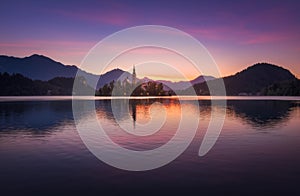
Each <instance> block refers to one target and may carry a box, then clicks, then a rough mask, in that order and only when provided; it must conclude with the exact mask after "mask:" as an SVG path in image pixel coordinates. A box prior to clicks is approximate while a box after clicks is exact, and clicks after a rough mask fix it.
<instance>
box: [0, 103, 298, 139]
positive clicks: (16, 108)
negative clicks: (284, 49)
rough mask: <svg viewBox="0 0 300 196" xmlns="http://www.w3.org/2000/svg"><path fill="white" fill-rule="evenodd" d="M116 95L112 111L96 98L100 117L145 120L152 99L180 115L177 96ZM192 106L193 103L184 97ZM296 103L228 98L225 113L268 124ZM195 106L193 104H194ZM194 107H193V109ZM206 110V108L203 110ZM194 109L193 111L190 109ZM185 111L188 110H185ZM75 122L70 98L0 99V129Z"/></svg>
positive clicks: (43, 129) (52, 127) (41, 128)
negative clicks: (149, 97) (135, 96)
mask: <svg viewBox="0 0 300 196" xmlns="http://www.w3.org/2000/svg"><path fill="white" fill-rule="evenodd" d="M127 101H128V102H126V100H124V99H117V100H114V105H115V108H114V109H115V113H113V109H112V106H111V103H112V100H99V101H96V102H95V106H96V110H97V115H98V117H99V119H100V120H101V118H104V119H106V120H109V121H110V122H111V123H114V124H116V123H117V122H116V121H115V119H116V118H117V119H118V120H120V121H128V120H129V121H132V123H133V126H134V124H135V123H136V121H139V120H140V121H143V120H144V121H147V120H149V119H150V118H151V115H150V113H149V108H150V106H151V105H152V104H153V103H154V102H159V103H161V104H162V105H164V106H165V108H166V110H169V111H171V112H172V115H174V116H171V118H173V117H175V116H177V117H178V115H180V113H177V112H174V111H176V110H178V109H179V108H180V103H179V101H178V100H177V99H132V100H127ZM185 104H187V105H190V107H191V108H193V107H194V106H193V104H192V103H189V101H185ZM199 104H200V114H201V115H203V114H204V117H205V118H206V117H207V118H209V117H210V116H209V115H210V101H199ZM297 107H299V105H298V104H297V103H296V102H294V101H249V100H240V101H228V104H227V109H228V114H229V115H230V114H233V115H235V116H236V117H238V118H241V119H242V120H243V121H244V122H246V123H248V124H250V125H251V126H253V127H256V128H258V127H259V128H267V127H274V126H277V125H280V124H282V123H284V122H285V121H287V120H288V119H289V117H290V112H291V111H292V110H294V109H295V108H297ZM194 108H195V107H194ZM195 111H196V110H195ZM203 111H205V112H203ZM193 112H194V111H193ZM187 115H188V114H187ZM66 122H67V123H69V124H72V125H74V122H73V113H72V102H71V101H40V102H38V101H34V102H2V103H0V130H1V131H19V130H23V131H24V130H27V131H30V132H31V133H33V134H43V133H49V132H51V131H59V128H58V127H59V126H60V125H61V124H65V123H66Z"/></svg>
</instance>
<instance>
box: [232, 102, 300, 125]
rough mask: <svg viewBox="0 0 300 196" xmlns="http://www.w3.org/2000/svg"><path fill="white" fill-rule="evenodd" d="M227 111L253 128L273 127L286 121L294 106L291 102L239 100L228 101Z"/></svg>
mask: <svg viewBox="0 0 300 196" xmlns="http://www.w3.org/2000/svg"><path fill="white" fill-rule="evenodd" d="M227 105H228V109H229V111H230V110H232V111H233V112H234V113H235V114H236V115H237V116H238V117H240V118H242V119H243V120H244V121H246V122H247V123H249V124H251V125H252V126H254V127H261V128H267V127H274V126H277V125H278V124H281V123H283V122H285V121H287V120H288V118H289V114H290V111H291V110H292V108H293V107H295V106H296V103H295V102H292V101H278V100H277V101H274V100H267V101H266V100H255V101H250V100H247V101H245V100H239V101H228V104H227Z"/></svg>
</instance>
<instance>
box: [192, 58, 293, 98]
mask: <svg viewBox="0 0 300 196" xmlns="http://www.w3.org/2000/svg"><path fill="white" fill-rule="evenodd" d="M295 79H296V77H295V76H294V75H293V74H292V73H291V72H290V71H289V70H287V69H284V68H282V67H279V66H276V65H272V64H268V63H258V64H255V65H253V66H251V67H248V68H247V69H245V70H243V71H241V72H238V73H236V74H235V75H232V76H227V77H224V78H223V81H224V84H225V88H226V92H227V95H257V94H260V93H261V91H262V90H263V89H264V88H266V87H267V86H269V85H272V84H274V83H276V82H283V81H288V80H295ZM219 80H220V79H216V80H211V81H208V82H207V83H209V84H210V86H215V85H216V84H218V83H219V82H220V81H219ZM207 83H206V82H203V83H200V84H196V85H194V89H195V91H196V93H197V94H199V95H208V94H209V91H208V87H207Z"/></svg>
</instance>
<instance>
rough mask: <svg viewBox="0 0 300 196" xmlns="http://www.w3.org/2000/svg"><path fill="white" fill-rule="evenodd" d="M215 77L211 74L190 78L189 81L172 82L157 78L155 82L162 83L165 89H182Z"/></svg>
mask: <svg viewBox="0 0 300 196" xmlns="http://www.w3.org/2000/svg"><path fill="white" fill-rule="evenodd" d="M213 79H216V78H215V77H212V76H198V77H197V78H195V79H193V80H191V81H179V82H172V81H168V80H157V82H160V83H163V84H164V86H166V87H165V89H166V90H168V89H172V90H183V89H186V88H188V87H190V86H191V85H194V84H198V83H202V82H205V81H209V80H213Z"/></svg>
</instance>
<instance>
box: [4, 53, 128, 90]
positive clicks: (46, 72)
mask: <svg viewBox="0 0 300 196" xmlns="http://www.w3.org/2000/svg"><path fill="white" fill-rule="evenodd" d="M77 71H79V73H80V75H82V76H83V77H85V78H86V79H87V82H88V83H89V84H92V83H94V82H95V81H97V79H98V77H100V80H99V82H98V84H97V88H99V87H102V86H103V85H104V84H107V83H110V82H111V81H113V80H116V79H117V78H119V77H120V76H121V75H122V74H123V77H125V76H126V77H129V75H130V74H129V73H128V72H126V73H125V72H124V71H123V70H120V69H115V70H112V71H109V72H107V73H105V74H103V75H95V74H91V73H88V72H85V71H84V70H81V69H79V68H78V67H76V66H74V65H72V66H70V65H64V64H62V63H60V62H56V61H54V60H52V59H50V58H48V57H45V56H43V55H37V54H34V55H32V56H29V57H24V58H17V57H9V56H4V55H1V56H0V73H4V72H7V73H9V74H15V73H18V74H21V75H23V76H25V77H27V78H30V79H32V80H42V81H48V80H50V79H53V78H55V77H65V78H74V77H75V75H76V73H77ZM124 73H125V74H124Z"/></svg>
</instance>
